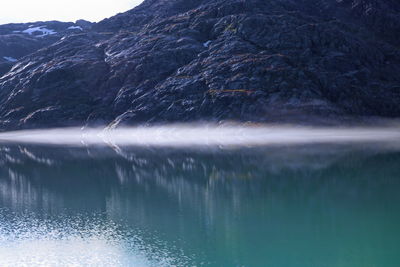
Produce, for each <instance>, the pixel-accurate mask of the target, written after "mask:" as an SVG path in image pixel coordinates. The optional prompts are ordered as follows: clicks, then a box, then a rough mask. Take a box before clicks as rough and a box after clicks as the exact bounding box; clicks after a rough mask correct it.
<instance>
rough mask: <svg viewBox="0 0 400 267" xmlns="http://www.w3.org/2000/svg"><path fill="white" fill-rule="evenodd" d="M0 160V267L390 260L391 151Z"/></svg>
mask: <svg viewBox="0 0 400 267" xmlns="http://www.w3.org/2000/svg"><path fill="white" fill-rule="evenodd" d="M0 155H1V158H0V225H1V226H0V266H7V265H8V266H18V264H21V266H22V263H25V264H27V265H30V266H35V264H37V265H39V266H40V264H38V263H40V262H42V263H43V262H45V263H46V260H47V263H48V264H51V263H54V262H58V263H60V264H61V265H63V264H64V266H68V265H74V264H75V265H76V264H78V265H79V264H87V265H88V264H89V265H90V264H92V265H97V266H107V265H108V266H110V265H114V266H332V267H333V266H349V267H350V266H351V267H354V266H363V267H367V266H397V263H398V262H399V261H400V256H399V255H400V253H399V252H400V251H399V250H400V249H399V248H400V247H399V243H400V230H399V228H398V225H399V223H400V212H399V211H400V195H399V194H398V191H399V189H400V152H399V151H398V150H397V149H390V146H389V147H388V148H385V149H383V148H379V149H377V148H375V147H373V146H370V145H361V144H359V145H356V146H351V145H318V146H317V145H303V146H275V147H260V148H246V149H225V150H224V149H211V148H207V149H196V150H194V149H192V150H190V149H183V148H182V149H162V148H157V149H156V148H154V149H151V148H146V149H145V148H138V147H136V148H135V147H131V148H124V147H122V148H120V147H80V148H77V147H75V148H74V147H60V146H44V145H2V146H1V154H0ZM33 248H35V249H33ZM82 266H83V265H82Z"/></svg>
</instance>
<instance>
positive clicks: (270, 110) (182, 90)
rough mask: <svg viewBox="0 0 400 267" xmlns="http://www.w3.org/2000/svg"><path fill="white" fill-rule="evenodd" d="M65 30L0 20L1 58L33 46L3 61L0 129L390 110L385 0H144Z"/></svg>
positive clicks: (390, 37) (392, 77)
mask: <svg viewBox="0 0 400 267" xmlns="http://www.w3.org/2000/svg"><path fill="white" fill-rule="evenodd" d="M72 26H74V25H72ZM69 27H70V26H69ZM64 28H65V27H64ZM49 30H54V29H51V28H49ZM76 30H77V29H75V31H73V32H66V33H64V34H63V35H62V36H63V37H62V38H61V39H60V37H59V38H58V39H56V40H53V39H52V40H44V37H43V36H41V35H43V34H39V36H33V35H29V36H26V34H25V35H24V36H21V35H22V34H21V33H13V34H10V33H9V32H5V33H4V31H2V28H0V34H2V35H1V36H0V52H1V53H0V54H1V56H2V57H12V54H11V52H12V51H10V52H9V54H7V55H4V56H3V55H2V54H3V46H2V42H3V39H4V38H21V40H22V38H25V39H27V38H28V39H33V40H34V41H33V42H32V47H34V46H35V45H37V47H40V50H38V48H37V47H34V48H30V49H31V50H29V49H28V50H29V51H28V50H27V51H28V52H26V53H25V54H26V56H25V57H22V58H19V57H20V56H19V55H15V57H16V58H15V59H18V60H17V61H16V62H10V61H8V62H6V64H8V65H13V67H12V69H11V70H9V71H8V72H7V69H6V68H5V69H6V70H5V71H3V72H5V73H4V75H3V76H2V77H1V78H0V121H1V128H2V129H11V128H27V127H54V126H69V125H111V126H119V125H125V124H134V123H143V122H170V121H196V120H202V121H219V120H239V121H292V122H305V121H308V122H313V121H316V122H318V123H321V122H324V121H326V120H327V121H336V122H340V121H342V120H344V119H345V118H349V117H358V116H363V117H370V116H380V117H400V74H399V73H400V39H399V38H398V36H399V34H400V3H398V2H397V1H394V0H393V1H392V0H380V1H376V0H342V1H339V0H317V1H311V0H300V1H296V0H270V1H266V0H146V1H144V3H143V4H142V5H140V6H138V7H137V8H135V9H133V10H131V11H128V12H126V13H123V14H118V15H116V16H114V17H112V18H109V19H106V20H104V21H101V22H99V23H97V24H94V25H90V27H86V28H85V29H83V30H79V31H76ZM13 31H15V30H13ZM4 35H5V36H6V37H4ZM1 38H3V39H1ZM51 38H54V37H51ZM15 42H16V43H18V44H19V43H20V41H18V40H17V41H15ZM46 42H48V43H46ZM39 44H40V45H39ZM11 47H17V45H13V46H11ZM33 51H35V52H33ZM31 52H33V53H31ZM25 54H24V55H25ZM24 55H22V56H24ZM12 58H14V57H12ZM4 59H5V58H4ZM0 64H1V63H0ZM1 68H2V67H1V66H0V69H1ZM0 73H1V72H0ZM0 75H1V74H0Z"/></svg>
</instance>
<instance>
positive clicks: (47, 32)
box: [22, 26, 57, 37]
mask: <svg viewBox="0 0 400 267" xmlns="http://www.w3.org/2000/svg"><path fill="white" fill-rule="evenodd" d="M22 32H23V33H26V34H29V35H32V34H33V33H35V32H41V33H42V34H41V35H37V37H43V36H46V35H53V34H56V33H57V32H56V31H54V30H51V29H47V28H46V26H39V27H33V28H29V29H26V30H24V31H22Z"/></svg>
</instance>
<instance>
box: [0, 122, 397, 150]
mask: <svg viewBox="0 0 400 267" xmlns="http://www.w3.org/2000/svg"><path fill="white" fill-rule="evenodd" d="M0 142H3V143H4V142H16V143H19V142H22V143H39V144H54V145H88V144H89V145H90V144H111V145H133V146H173V147H186V146H258V145H271V144H307V143H311V144H312V143H315V144H317V143H346V142H350V143H355V142H359V143H360V142H375V143H376V142H378V143H388V142H389V143H393V142H395V143H400V127H377V128H373V127H364V128H362V127H358V128H354V127H353V128H333V127H326V128H323V127H295V126H276V125H275V126H274V125H256V126H244V125H225V126H217V125H191V124H186V125H164V126H152V127H134V128H122V129H114V130H103V129H78V128H65V129H49V130H27V131H17V132H6V133H1V134H0Z"/></svg>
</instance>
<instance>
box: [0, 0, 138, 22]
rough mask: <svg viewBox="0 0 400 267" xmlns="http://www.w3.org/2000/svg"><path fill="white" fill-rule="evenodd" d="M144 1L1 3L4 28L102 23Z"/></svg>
mask: <svg viewBox="0 0 400 267" xmlns="http://www.w3.org/2000/svg"><path fill="white" fill-rule="evenodd" d="M142 1H143V0H0V24H5V23H18V22H35V21H46V20H59V21H72V22H74V21H76V20H78V19H85V20H89V21H99V20H102V19H104V18H107V17H111V16H113V15H115V14H117V13H120V12H124V11H127V10H129V9H131V8H133V7H135V6H137V5H138V4H140V3H141V2H142Z"/></svg>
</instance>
